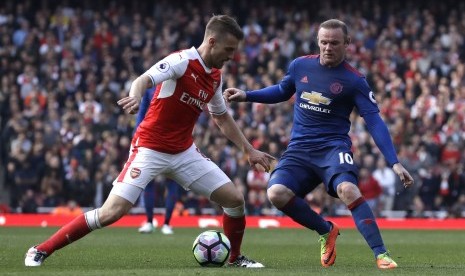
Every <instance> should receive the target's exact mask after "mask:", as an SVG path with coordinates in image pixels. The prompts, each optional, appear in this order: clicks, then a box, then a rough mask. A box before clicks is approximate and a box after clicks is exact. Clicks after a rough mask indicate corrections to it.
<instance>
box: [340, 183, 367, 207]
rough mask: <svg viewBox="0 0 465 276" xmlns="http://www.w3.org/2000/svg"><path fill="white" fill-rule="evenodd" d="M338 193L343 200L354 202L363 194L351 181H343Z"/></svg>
mask: <svg viewBox="0 0 465 276" xmlns="http://www.w3.org/2000/svg"><path fill="white" fill-rule="evenodd" d="M337 195H338V196H339V198H340V199H341V200H342V201H343V202H345V203H346V202H352V201H354V200H355V199H357V198H359V197H361V196H362V194H361V193H360V190H359V189H358V187H357V186H356V185H355V184H353V183H350V182H342V183H341V184H339V185H338V186H337Z"/></svg>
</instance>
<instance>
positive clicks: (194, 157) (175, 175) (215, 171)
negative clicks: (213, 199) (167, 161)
mask: <svg viewBox="0 0 465 276" xmlns="http://www.w3.org/2000/svg"><path fill="white" fill-rule="evenodd" d="M170 167H171V168H170V171H169V173H168V174H167V177H169V178H171V179H173V180H174V181H176V182H177V183H178V184H179V185H181V187H183V188H184V189H185V190H194V191H196V192H197V193H198V194H202V195H207V194H208V195H210V194H211V191H214V190H215V189H211V188H208V191H205V189H206V188H205V187H203V186H207V187H214V188H218V186H217V185H218V184H217V183H220V184H224V183H227V182H230V181H231V180H230V179H229V177H228V176H226V174H225V173H224V172H223V171H221V169H220V168H219V167H218V166H217V165H216V164H215V163H214V162H213V161H211V159H210V158H208V157H206V156H205V155H203V154H202V153H201V152H200V151H199V150H198V149H197V147H196V146H195V145H192V146H191V147H190V148H189V149H187V150H186V151H184V152H182V153H180V154H177V155H176V157H175V158H174V159H173V161H172V163H171V165H170ZM206 174H209V175H211V177H213V179H208V178H206V177H204V176H205V175H206ZM192 185H194V186H192Z"/></svg>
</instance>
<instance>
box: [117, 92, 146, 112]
mask: <svg viewBox="0 0 465 276" xmlns="http://www.w3.org/2000/svg"><path fill="white" fill-rule="evenodd" d="M140 101H141V99H140V98H139V97H133V96H128V97H124V98H122V99H121V100H119V101H118V105H119V106H121V107H122V108H123V110H124V112H126V113H128V114H136V113H137V112H138V111H139V105H140Z"/></svg>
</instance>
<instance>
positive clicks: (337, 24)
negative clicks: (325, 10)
mask: <svg viewBox="0 0 465 276" xmlns="http://www.w3.org/2000/svg"><path fill="white" fill-rule="evenodd" d="M322 28H323V29H342V32H343V33H344V41H346V42H347V41H349V30H348V28H347V25H346V23H344V22H343V21H341V20H339V19H329V20H326V21H325V22H323V23H321V24H320V28H318V30H320V29H322Z"/></svg>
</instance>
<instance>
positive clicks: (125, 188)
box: [111, 144, 231, 204]
mask: <svg viewBox="0 0 465 276" xmlns="http://www.w3.org/2000/svg"><path fill="white" fill-rule="evenodd" d="M160 174H163V175H164V176H166V177H168V178H171V179H173V180H174V181H176V182H177V183H178V184H179V185H181V186H182V187H183V188H184V189H185V190H192V191H194V192H196V193H197V194H200V195H203V196H206V197H208V198H210V195H211V193H212V192H213V191H215V190H216V189H218V188H219V187H221V186H222V185H224V184H226V183H228V182H231V179H229V177H228V176H227V175H226V174H225V173H224V172H223V171H222V170H221V169H220V168H219V167H218V166H217V165H216V164H215V163H214V162H213V161H211V160H210V159H209V158H207V157H205V156H204V155H203V154H202V153H200V151H199V150H198V149H197V147H196V146H195V145H194V144H192V146H191V147H190V148H188V149H187V150H185V151H183V152H181V153H178V154H168V153H162V152H158V151H154V150H151V149H148V148H143V147H134V148H131V150H130V155H129V158H128V161H126V164H125V165H124V167H123V170H122V171H121V173H120V174H119V176H118V178H117V179H115V181H113V189H112V190H111V193H112V194H116V195H118V196H121V197H123V198H125V199H127V200H129V201H130V202H132V203H133V204H134V203H135V202H136V200H137V198H138V197H139V195H140V193H142V191H143V190H144V189H145V186H147V183H149V182H150V181H151V180H152V179H154V178H155V177H156V176H158V175H160Z"/></svg>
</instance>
